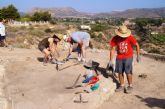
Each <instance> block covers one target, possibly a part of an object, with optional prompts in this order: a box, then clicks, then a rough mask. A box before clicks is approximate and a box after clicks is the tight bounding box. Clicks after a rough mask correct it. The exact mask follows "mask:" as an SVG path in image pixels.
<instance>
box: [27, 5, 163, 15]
mask: <svg viewBox="0 0 165 109" xmlns="http://www.w3.org/2000/svg"><path fill="white" fill-rule="evenodd" d="M36 11H49V12H50V13H51V15H52V16H54V17H101V18H104V17H123V18H137V17H149V18H150V17H165V7H162V8H141V9H128V10H125V11H112V12H106V13H95V14H94V13H93V14H92V13H85V12H79V11H77V10H75V9H73V8H71V7H66V8H33V9H32V10H31V11H30V13H34V12H36Z"/></svg>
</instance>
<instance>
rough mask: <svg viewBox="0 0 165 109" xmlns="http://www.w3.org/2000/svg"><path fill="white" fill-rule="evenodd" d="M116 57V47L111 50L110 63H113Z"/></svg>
mask: <svg viewBox="0 0 165 109" xmlns="http://www.w3.org/2000/svg"><path fill="white" fill-rule="evenodd" d="M114 55H115V46H114V47H111V48H110V58H109V59H110V60H109V61H110V62H112V60H113V58H114Z"/></svg>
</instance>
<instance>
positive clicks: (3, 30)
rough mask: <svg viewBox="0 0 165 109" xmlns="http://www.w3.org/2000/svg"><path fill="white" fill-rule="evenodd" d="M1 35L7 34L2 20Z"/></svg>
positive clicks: (0, 25)
mask: <svg viewBox="0 0 165 109" xmlns="http://www.w3.org/2000/svg"><path fill="white" fill-rule="evenodd" d="M0 35H1V36H5V35H6V34H5V25H4V24H3V23H2V22H0Z"/></svg>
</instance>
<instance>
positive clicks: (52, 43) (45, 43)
mask: <svg viewBox="0 0 165 109" xmlns="http://www.w3.org/2000/svg"><path fill="white" fill-rule="evenodd" d="M61 39H62V37H59V36H57V35H55V34H54V35H53V36H52V37H47V38H44V39H43V40H42V41H40V42H39V44H38V48H39V50H40V51H41V52H42V53H44V60H43V63H44V65H45V63H47V62H50V61H52V60H53V59H54V58H55V60H56V57H54V56H58V57H59V56H60V54H59V51H58V49H57V43H58V42H60V41H61Z"/></svg>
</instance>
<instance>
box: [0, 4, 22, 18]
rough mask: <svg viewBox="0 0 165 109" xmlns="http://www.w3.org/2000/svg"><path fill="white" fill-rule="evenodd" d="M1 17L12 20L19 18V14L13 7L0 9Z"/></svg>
mask: <svg viewBox="0 0 165 109" xmlns="http://www.w3.org/2000/svg"><path fill="white" fill-rule="evenodd" d="M1 16H2V18H4V19H13V20H15V19H18V18H20V14H19V12H18V10H17V8H16V7H15V6H14V5H9V6H8V7H3V8H2V9H1Z"/></svg>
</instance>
